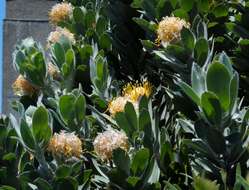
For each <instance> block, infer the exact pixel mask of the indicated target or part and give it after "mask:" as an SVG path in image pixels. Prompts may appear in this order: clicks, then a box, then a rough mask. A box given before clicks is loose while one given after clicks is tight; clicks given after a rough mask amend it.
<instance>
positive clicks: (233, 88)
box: [230, 72, 239, 112]
mask: <svg viewBox="0 0 249 190" xmlns="http://www.w3.org/2000/svg"><path fill="white" fill-rule="evenodd" d="M238 93H239V74H238V73H237V72H235V74H234V76H233V78H232V80H231V83H230V112H232V111H235V109H236V106H237V99H238Z"/></svg>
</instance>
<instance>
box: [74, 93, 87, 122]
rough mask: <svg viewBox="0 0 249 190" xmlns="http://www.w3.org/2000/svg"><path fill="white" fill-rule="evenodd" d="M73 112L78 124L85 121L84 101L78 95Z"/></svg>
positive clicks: (83, 98)
mask: <svg viewBox="0 0 249 190" xmlns="http://www.w3.org/2000/svg"><path fill="white" fill-rule="evenodd" d="M75 112H76V118H77V121H78V123H81V122H82V121H83V120H84V119H85V114H86V100H85V97H84V96H83V95H80V96H79V97H78V98H77V99H76V102H75Z"/></svg>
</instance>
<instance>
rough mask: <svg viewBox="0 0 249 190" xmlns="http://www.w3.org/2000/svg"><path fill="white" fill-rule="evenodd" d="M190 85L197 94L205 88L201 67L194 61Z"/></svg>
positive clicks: (199, 94)
mask: <svg viewBox="0 0 249 190" xmlns="http://www.w3.org/2000/svg"><path fill="white" fill-rule="evenodd" d="M191 85H192V88H193V90H194V91H195V93H196V94H198V96H201V95H202V93H203V92H204V91H205V90H206V83H205V75H204V72H203V71H202V68H201V67H199V65H197V64H196V63H193V65H192V70H191Z"/></svg>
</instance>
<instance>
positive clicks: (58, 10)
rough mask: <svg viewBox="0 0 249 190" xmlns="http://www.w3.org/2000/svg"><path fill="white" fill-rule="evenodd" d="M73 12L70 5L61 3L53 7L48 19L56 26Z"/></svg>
mask: <svg viewBox="0 0 249 190" xmlns="http://www.w3.org/2000/svg"><path fill="white" fill-rule="evenodd" d="M72 12H73V7H72V5H71V4H69V3H66V2H63V3H58V4H56V5H54V6H53V7H52V9H51V11H50V12H49V19H50V21H51V23H53V24H55V25H56V24H58V23H59V22H62V21H65V20H68V19H69V17H70V15H71V14H72Z"/></svg>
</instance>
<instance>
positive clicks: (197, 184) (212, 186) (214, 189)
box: [194, 177, 219, 190]
mask: <svg viewBox="0 0 249 190" xmlns="http://www.w3.org/2000/svg"><path fill="white" fill-rule="evenodd" d="M194 188H195V190H219V185H217V184H216V182H215V181H210V180H208V179H204V178H201V177H196V178H195V179H194Z"/></svg>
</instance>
